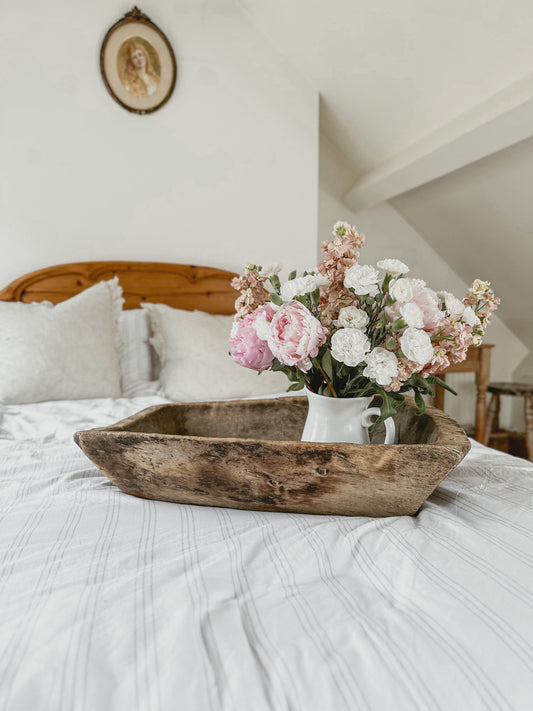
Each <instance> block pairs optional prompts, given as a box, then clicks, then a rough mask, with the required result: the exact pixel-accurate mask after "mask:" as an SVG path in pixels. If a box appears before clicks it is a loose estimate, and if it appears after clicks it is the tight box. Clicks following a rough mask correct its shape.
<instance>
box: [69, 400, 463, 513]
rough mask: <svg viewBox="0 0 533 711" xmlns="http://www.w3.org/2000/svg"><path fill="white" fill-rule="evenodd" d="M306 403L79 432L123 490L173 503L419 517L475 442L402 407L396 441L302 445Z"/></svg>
mask: <svg viewBox="0 0 533 711" xmlns="http://www.w3.org/2000/svg"><path fill="white" fill-rule="evenodd" d="M306 415H307V399H306V398H281V399H274V400H243V401H232V402H210V403H182V404H170V405H158V406H155V407H151V408H148V409H147V410H144V411H142V412H141V413H139V414H137V415H134V416H133V417H130V418H128V419H126V420H123V421H121V422H119V423H117V424H116V425H112V426H111V427H104V428H97V429H93V430H87V431H84V432H77V433H76V435H75V440H76V442H77V444H78V445H79V446H80V447H81V449H82V450H83V451H84V452H85V454H86V455H87V456H88V457H89V459H91V460H92V461H93V462H94V463H95V464H96V466H97V467H99V469H101V470H102V472H103V473H104V474H105V475H106V476H107V477H108V478H109V479H110V480H111V481H112V482H113V483H114V484H116V485H117V486H118V487H119V488H120V489H122V491H124V492H126V493H127V494H132V495H134V496H140V497H143V498H148V499H158V500H161V501H171V502H177V503H188V504H200V505H207V506H222V507H228V508H241V509H255V510H262V511H292V512H299V513H312V514H340V515H346V516H400V515H413V514H415V513H416V512H417V511H418V509H419V508H420V506H421V505H422V504H423V502H424V501H425V500H426V499H427V497H428V496H429V495H430V494H431V493H432V491H433V490H434V489H435V488H436V487H437V486H438V484H439V483H440V482H441V481H442V480H443V479H444V477H445V476H446V475H447V474H448V473H449V472H450V471H451V470H452V469H453V468H454V467H455V466H456V465H457V464H458V463H459V462H460V461H461V460H462V459H463V457H464V456H465V454H466V453H467V452H468V450H469V449H470V443H469V441H468V438H467V437H466V435H465V433H464V432H463V430H462V429H461V428H460V427H459V425H458V424H457V423H456V422H455V421H454V420H452V419H451V418H450V417H448V416H447V415H445V414H444V413H442V412H440V411H439V410H436V409H434V408H428V412H427V414H425V415H423V416H421V417H419V416H417V415H416V414H415V407H414V404H413V402H412V401H406V402H405V403H404V404H403V405H402V406H401V408H400V409H399V411H398V414H397V416H396V418H395V419H396V428H397V432H399V438H400V439H399V444H396V445H384V444H378V443H377V441H379V439H380V437H383V432H379V431H378V432H377V433H376V438H375V440H374V441H373V442H372V443H371V444H369V445H354V444H346V443H335V444H331V443H309V442H301V441H300V436H301V433H302V430H303V426H304V422H305V418H306Z"/></svg>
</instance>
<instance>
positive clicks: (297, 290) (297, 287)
mask: <svg viewBox="0 0 533 711" xmlns="http://www.w3.org/2000/svg"><path fill="white" fill-rule="evenodd" d="M328 284H329V279H328V278H327V277H325V276H322V274H307V276H302V277H296V279H291V280H290V281H286V282H285V283H284V284H282V285H281V290H280V294H281V298H282V299H283V301H292V300H293V299H294V297H295V296H303V295H304V294H309V293H311V292H312V291H314V290H315V289H317V288H318V287H320V286H328Z"/></svg>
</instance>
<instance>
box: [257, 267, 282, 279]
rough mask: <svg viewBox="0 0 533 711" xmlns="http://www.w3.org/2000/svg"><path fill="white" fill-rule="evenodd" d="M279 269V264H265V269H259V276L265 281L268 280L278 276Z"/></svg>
mask: <svg viewBox="0 0 533 711" xmlns="http://www.w3.org/2000/svg"><path fill="white" fill-rule="evenodd" d="M281 269H282V266H281V264H267V265H266V266H265V267H261V271H260V272H259V276H262V277H265V279H269V278H270V277H271V276H274V275H275V274H279V273H280V271H281Z"/></svg>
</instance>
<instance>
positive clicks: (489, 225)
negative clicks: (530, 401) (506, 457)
mask: <svg viewBox="0 0 533 711" xmlns="http://www.w3.org/2000/svg"><path fill="white" fill-rule="evenodd" d="M237 1H238V2H239V3H240V4H241V6H242V7H243V8H244V9H245V10H246V11H247V12H248V14H249V16H250V18H251V20H252V21H253V22H254V23H255V24H256V25H257V26H258V27H259V28H260V29H261V31H262V32H263V34H264V35H266V37H267V38H269V39H270V41H271V42H272V43H273V44H274V45H275V46H276V47H277V49H278V50H279V51H280V52H281V53H283V54H284V55H285V56H286V57H287V58H288V59H289V60H290V61H291V62H292V64H294V65H295V66H296V68H297V69H299V71H300V72H301V73H303V74H304V75H305V76H307V78H308V80H309V81H310V82H311V83H312V84H313V86H314V87H315V88H316V89H318V91H319V92H320V96H321V113H320V124H321V125H320V130H321V134H322V135H323V136H325V137H326V139H327V140H329V141H330V142H331V144H333V145H334V146H335V147H336V149H337V151H338V152H339V154H340V155H342V157H343V159H344V162H345V163H346V166H348V169H349V170H350V171H351V173H352V189H351V190H350V191H348V193H346V194H345V195H344V199H345V204H347V205H348V206H349V207H350V208H351V209H352V211H354V212H357V211H358V210H361V209H364V207H368V206H370V205H371V204H376V203H379V202H380V201H381V200H387V199H391V198H392V200H391V201H392V204H393V206H394V207H395V208H396V209H397V211H398V212H400V213H401V215H402V216H403V217H404V219H406V220H407V221H408V222H409V223H410V224H411V226H412V227H413V228H414V229H416V231H417V232H418V233H419V234H420V236H421V237H422V238H423V239H425V240H426V242H428V243H429V244H431V246H433V247H434V248H435V249H436V251H437V252H439V254H440V255H441V256H442V257H443V258H444V259H445V260H446V261H447V262H448V264H449V265H450V266H451V267H452V268H453V269H454V270H455V272H456V273H458V274H459V275H461V276H463V278H464V279H465V280H468V279H470V277H471V275H472V274H479V276H480V277H481V278H489V279H491V280H492V281H493V283H494V286H495V288H496V290H497V292H498V293H499V294H500V296H501V297H502V306H501V310H500V314H501V317H502V319H503V321H504V322H505V323H506V324H507V326H508V327H509V328H511V329H512V330H513V331H514V333H515V334H516V335H517V336H518V338H519V339H520V340H521V341H522V342H523V343H524V344H525V345H526V346H527V347H528V348H530V349H533V310H532V309H531V308H530V303H531V300H532V297H533V280H532V278H531V276H530V275H531V271H532V269H533V175H532V170H533V139H528V137H529V136H533V73H532V72H533V41H532V37H533V2H532V0H489V1H488V2H487V0H468V1H465V0H447V2H436V1H434V0H401V1H398V0H374V1H373V2H368V0H329V1H328V2H324V1H323V0H290V2H287V0H237ZM491 122H492V123H491ZM518 141H520V142H518ZM513 144H514V145H513ZM509 146H510V147H509ZM502 149H503V150H502ZM485 156H486V157H485ZM472 161H475V162H472ZM406 166H407V168H406ZM406 175H407V178H406ZM441 176H443V177H441ZM436 178H437V179H436ZM391 185H392V187H393V189H391ZM361 186H363V187H361ZM376 186H377V189H376ZM413 188H415V189H413Z"/></svg>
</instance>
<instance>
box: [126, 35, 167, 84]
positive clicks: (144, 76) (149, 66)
mask: <svg viewBox="0 0 533 711" xmlns="http://www.w3.org/2000/svg"><path fill="white" fill-rule="evenodd" d="M117 70H118V75H119V77H120V81H121V82H122V84H123V86H124V88H125V89H126V91H128V92H129V93H130V94H131V95H132V96H151V95H152V94H153V93H154V92H155V91H156V89H157V87H158V86H159V81H160V76H159V75H160V73H161V68H160V64H159V58H158V56H157V52H156V51H155V49H154V48H153V47H152V46H151V45H150V44H149V43H148V42H146V41H145V40H142V39H141V38H140V37H133V38H130V39H128V40H127V41H126V42H124V43H123V44H122V46H121V47H120V49H119V51H118V55H117Z"/></svg>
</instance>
